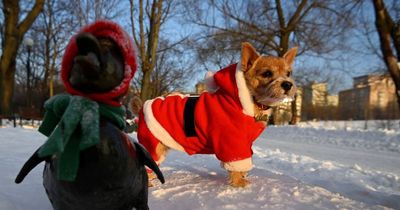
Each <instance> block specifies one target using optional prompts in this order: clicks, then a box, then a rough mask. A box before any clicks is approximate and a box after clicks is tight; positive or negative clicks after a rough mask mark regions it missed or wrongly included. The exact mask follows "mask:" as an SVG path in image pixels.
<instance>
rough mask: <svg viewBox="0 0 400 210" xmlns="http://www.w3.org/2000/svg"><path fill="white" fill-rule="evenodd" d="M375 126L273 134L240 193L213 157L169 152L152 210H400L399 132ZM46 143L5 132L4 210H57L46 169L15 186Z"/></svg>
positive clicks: (0, 133) (26, 133)
mask: <svg viewBox="0 0 400 210" xmlns="http://www.w3.org/2000/svg"><path fill="white" fill-rule="evenodd" d="M396 123H397V122H394V123H392V124H393V125H394V124H396ZM373 124H374V123H371V124H370V125H369V127H368V129H367V130H365V127H363V126H361V125H362V123H358V122H346V123H343V122H336V123H335V122H329V123H328V122H324V123H317V122H313V123H302V124H300V125H299V126H280V127H274V126H271V127H268V128H267V129H266V130H265V131H264V133H263V134H262V135H261V137H260V138H259V139H258V140H257V141H256V143H255V144H254V146H253V151H254V155H253V162H254V168H253V170H252V171H251V172H250V173H249V177H248V178H249V180H250V182H251V185H249V186H247V187H245V188H242V189H238V188H233V187H230V186H229V185H227V184H226V183H227V181H226V176H227V173H226V172H225V171H224V170H223V169H222V168H221V167H220V165H219V162H218V161H217V159H216V158H215V157H214V156H213V155H195V156H188V155H186V154H184V153H182V152H178V151H171V152H170V153H169V154H168V156H167V159H166V161H165V162H164V164H162V165H161V170H162V171H163V173H164V176H165V177H166V183H165V184H164V185H162V184H160V183H159V182H157V181H155V182H154V183H155V186H154V187H152V188H150V189H149V206H150V209H177V210H180V209H182V210H184V209H204V210H206V209H210V210H211V209H400V178H399V177H400V169H399V168H400V167H399V166H400V132H399V131H398V130H393V129H396V128H394V127H393V129H392V130H388V129H387V128H386V129H381V127H379V126H373ZM375 124H376V125H378V124H379V123H375ZM133 137H134V135H133ZM44 140H45V137H44V136H43V135H41V134H40V133H39V132H37V130H36V129H34V128H27V127H25V128H19V127H18V128H12V127H10V126H7V127H5V128H0V142H1V144H0V160H2V162H1V164H0V175H1V176H0V185H1V186H2V187H1V188H0V209H1V210H3V209H5V210H15V209H21V210H24V209H44V210H47V209H51V205H50V203H49V201H48V199H47V197H46V194H45V192H44V188H43V186H42V183H41V182H42V177H41V176H42V175H41V174H42V170H43V164H42V165H40V166H38V167H37V168H35V169H34V170H33V171H32V172H31V174H29V175H28V176H27V177H26V178H25V180H24V182H23V183H22V184H19V185H17V184H14V178H15V176H16V174H17V173H18V171H19V169H20V167H21V166H22V164H23V163H24V162H25V161H26V160H27V158H28V157H29V156H30V155H31V154H32V152H33V151H35V149H36V148H37V147H38V146H40V145H41V144H42V143H43V142H44Z"/></svg>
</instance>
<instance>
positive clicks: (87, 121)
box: [39, 94, 126, 181]
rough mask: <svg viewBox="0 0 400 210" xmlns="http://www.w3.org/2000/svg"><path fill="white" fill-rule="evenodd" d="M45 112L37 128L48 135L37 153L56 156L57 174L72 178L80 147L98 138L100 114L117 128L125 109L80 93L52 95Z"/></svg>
mask: <svg viewBox="0 0 400 210" xmlns="http://www.w3.org/2000/svg"><path fill="white" fill-rule="evenodd" d="M44 107H45V109H46V114H45V116H44V119H43V122H42V124H41V125H40V127H39V132H41V133H42V134H44V135H45V136H47V137H49V138H48V140H47V141H46V142H45V143H44V144H43V145H42V146H41V148H40V150H39V156H40V157H48V156H53V155H55V156H57V158H58V159H57V161H58V162H57V164H58V171H57V178H58V179H59V180H64V181H74V180H75V178H76V175H77V172H78V168H79V153H80V151H82V150H84V149H87V148H89V147H91V146H94V145H96V144H98V143H99V141H100V124H99V123H100V116H101V117H104V118H106V119H108V120H110V121H111V122H113V123H114V124H115V125H116V126H118V127H119V128H120V129H121V130H123V129H124V128H125V125H126V124H125V120H124V116H125V109H124V108H123V107H114V106H109V105H105V104H101V103H97V102H96V101H93V100H90V99H88V98H85V97H81V96H73V95H69V94H60V95H56V96H54V97H52V98H50V99H49V100H47V101H46V103H45V105H44Z"/></svg>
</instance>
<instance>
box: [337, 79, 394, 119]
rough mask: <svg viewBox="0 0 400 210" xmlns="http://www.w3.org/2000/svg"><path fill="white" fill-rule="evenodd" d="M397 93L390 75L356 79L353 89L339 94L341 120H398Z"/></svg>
mask: <svg viewBox="0 0 400 210" xmlns="http://www.w3.org/2000/svg"><path fill="white" fill-rule="evenodd" d="M395 92H396V88H395V85H394V83H393V80H392V79H391V77H390V75H388V74H383V75H365V76H361V77H355V78H353V88H352V89H349V90H344V91H341V92H339V112H340V119H341V120H349V119H352V120H369V119H398V118H400V113H399V108H398V106H397V101H396V100H397V99H396V95H395Z"/></svg>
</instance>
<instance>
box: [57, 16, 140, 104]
mask: <svg viewBox="0 0 400 210" xmlns="http://www.w3.org/2000/svg"><path fill="white" fill-rule="evenodd" d="M80 33H90V34H92V35H93V36H95V37H107V38H110V39H112V40H113V41H114V42H115V43H116V44H117V46H118V47H119V49H120V50H121V52H122V55H123V59H124V62H125V63H124V78H123V80H122V82H121V84H120V85H118V86H116V87H115V88H114V89H112V90H111V91H109V92H106V93H83V92H81V91H79V90H77V89H74V88H73V87H72V85H71V84H70V82H69V75H70V72H71V69H72V66H73V63H74V57H75V56H76V55H77V53H78V47H77V45H76V36H77V35H78V34H80ZM77 35H75V36H73V37H72V38H71V40H70V42H69V43H68V45H67V48H66V50H65V54H64V57H63V61H62V65H61V79H62V81H63V83H64V86H65V88H66V91H67V92H68V93H70V94H72V95H79V96H84V97H87V98H90V99H92V100H94V101H98V102H101V103H105V104H108V105H112V106H121V103H120V102H119V101H118V99H117V98H118V97H119V96H122V95H124V94H126V92H127V91H128V89H129V85H130V81H131V79H132V77H133V75H134V74H135V72H136V69H137V57H136V52H135V46H134V43H133V40H132V39H131V38H130V37H129V35H128V34H127V33H126V32H125V31H124V30H123V29H122V28H121V27H120V26H119V25H118V24H116V23H114V22H111V21H106V20H100V21H96V22H94V23H93V24H90V25H88V26H86V27H84V28H82V29H81V30H80V31H79V32H78V33H77Z"/></svg>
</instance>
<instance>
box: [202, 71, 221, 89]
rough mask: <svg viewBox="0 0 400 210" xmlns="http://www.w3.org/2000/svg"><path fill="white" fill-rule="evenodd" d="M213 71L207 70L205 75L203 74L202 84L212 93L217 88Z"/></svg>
mask: <svg viewBox="0 0 400 210" xmlns="http://www.w3.org/2000/svg"><path fill="white" fill-rule="evenodd" d="M214 74H215V72H213V71H207V73H206V75H205V76H204V84H205V85H206V88H207V91H208V92H211V93H214V92H216V91H217V90H218V88H219V87H218V85H217V84H215V80H214Z"/></svg>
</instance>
